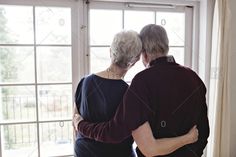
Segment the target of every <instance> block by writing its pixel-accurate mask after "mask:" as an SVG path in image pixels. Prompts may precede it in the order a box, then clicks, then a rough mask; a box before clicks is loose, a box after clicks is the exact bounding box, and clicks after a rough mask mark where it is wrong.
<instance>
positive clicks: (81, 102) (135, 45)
mask: <svg viewBox="0 0 236 157" xmlns="http://www.w3.org/2000/svg"><path fill="white" fill-rule="evenodd" d="M141 49H142V43H141V40H140V38H139V36H138V34H137V33H136V32H134V31H122V32H120V33H118V34H116V35H115V37H114V39H113V42H112V44H111V48H110V56H111V65H110V66H109V67H108V68H107V69H105V70H104V71H101V72H98V73H96V74H91V75H89V76H87V77H84V78H83V79H82V80H81V81H80V83H79V85H78V87H77V91H76V94H75V104H76V106H75V116H74V127H75V129H76V127H77V118H78V117H76V114H77V113H79V114H80V115H81V116H82V117H83V119H84V120H86V121H89V122H93V123H99V122H105V121H109V120H110V119H111V118H112V117H114V114H115V112H116V109H117V107H118V105H119V104H120V102H121V101H122V98H123V95H124V94H125V92H126V90H127V88H128V85H127V83H126V82H124V80H123V78H124V76H125V74H126V72H127V71H128V70H129V69H130V68H131V67H132V66H133V65H134V64H135V63H136V62H137V61H138V60H139V58H140V54H141ZM78 111H79V112H78ZM147 130H148V131H146V132H143V133H144V134H147V135H148V136H146V137H149V138H148V139H143V140H151V141H153V144H152V145H150V146H147V147H150V148H152V149H153V150H160V149H162V152H161V153H163V154H167V153H170V152H172V151H174V150H176V149H178V148H180V147H182V146H184V145H186V144H190V143H193V142H195V141H196V140H197V137H198V130H197V129H196V128H195V127H194V128H192V129H191V130H190V131H189V133H188V134H186V135H183V136H180V137H175V138H167V139H159V140H156V139H154V137H153V135H152V132H151V128H150V126H149V127H148V128H147ZM140 136H142V135H140ZM132 143H133V139H132V137H131V136H129V137H126V139H121V141H120V143H116V144H111V143H110V144H109V143H101V142H98V141H95V140H92V139H88V138H85V137H83V136H82V135H80V134H78V135H77V138H76V142H75V155H76V156H77V157H135V154H134V151H133V149H132ZM157 154H158V153H157Z"/></svg>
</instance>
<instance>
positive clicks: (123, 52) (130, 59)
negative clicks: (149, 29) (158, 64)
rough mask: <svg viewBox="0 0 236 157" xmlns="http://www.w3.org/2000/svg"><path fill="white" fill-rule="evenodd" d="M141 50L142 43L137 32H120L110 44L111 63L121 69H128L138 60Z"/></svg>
mask: <svg viewBox="0 0 236 157" xmlns="http://www.w3.org/2000/svg"><path fill="white" fill-rule="evenodd" d="M141 50H142V42H141V39H140V37H139V35H138V33H137V32H135V31H132V30H128V31H121V32H119V33H117V34H116V35H115V37H114V39H113V42H112V44H111V61H112V63H114V64H116V65H117V66H119V67H121V68H128V67H129V66H131V65H132V64H134V63H135V62H136V61H138V60H139V58H140V54H141Z"/></svg>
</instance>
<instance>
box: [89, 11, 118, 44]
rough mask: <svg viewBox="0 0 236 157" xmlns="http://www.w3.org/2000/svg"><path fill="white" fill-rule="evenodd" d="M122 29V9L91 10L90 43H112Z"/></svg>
mask: <svg viewBox="0 0 236 157" xmlns="http://www.w3.org/2000/svg"><path fill="white" fill-rule="evenodd" d="M121 29H122V11H120V10H97V9H91V10H90V44H91V45H110V44H111V42H112V39H113V37H114V35H115V34H116V33H118V32H119V31H120V30H121Z"/></svg>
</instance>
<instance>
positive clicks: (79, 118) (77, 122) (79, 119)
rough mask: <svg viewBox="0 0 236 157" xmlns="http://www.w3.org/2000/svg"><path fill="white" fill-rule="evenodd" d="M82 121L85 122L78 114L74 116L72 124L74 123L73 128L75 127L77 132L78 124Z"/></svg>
mask: <svg viewBox="0 0 236 157" xmlns="http://www.w3.org/2000/svg"><path fill="white" fill-rule="evenodd" d="M82 120H83V118H82V117H81V116H80V115H79V114H78V113H75V114H74V116H73V119H72V123H73V127H74V130H75V131H78V124H79V122H80V121H82Z"/></svg>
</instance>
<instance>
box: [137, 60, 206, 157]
mask: <svg viewBox="0 0 236 157" xmlns="http://www.w3.org/2000/svg"><path fill="white" fill-rule="evenodd" d="M169 59H170V60H168V57H162V58H159V59H157V60H155V61H153V62H152V63H151V67H150V68H148V69H146V70H144V71H143V72H141V73H139V74H138V75H137V76H136V77H135V79H134V80H135V81H140V82H142V86H145V88H146V89H147V93H148V103H147V105H148V106H149V107H150V108H151V110H152V111H153V112H154V114H152V115H151V116H150V117H149V123H150V125H151V128H152V131H153V135H154V137H155V138H165V137H173V136H180V135H183V134H185V133H187V132H188V130H189V129H190V128H191V127H192V126H194V125H195V124H196V125H197V127H198V129H199V140H198V142H197V143H195V144H192V145H189V146H185V147H183V148H180V149H179V150H177V151H176V152H174V153H172V154H170V155H167V156H171V157H198V156H201V155H202V153H203V149H204V148H205V146H206V144H207V137H208V136H209V124H208V119H207V106H206V101H205V93H206V88H205V86H204V84H203V82H202V81H201V80H200V78H199V77H198V76H197V75H196V73H194V72H193V71H192V70H190V69H188V68H186V67H183V66H180V65H178V64H176V63H175V62H174V60H173V58H172V59H171V58H169ZM144 94H145V92H144ZM138 154H139V156H142V155H141V153H140V151H139V150H138Z"/></svg>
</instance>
